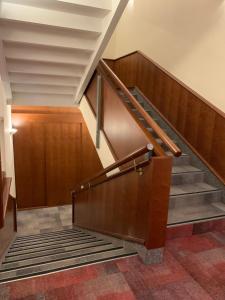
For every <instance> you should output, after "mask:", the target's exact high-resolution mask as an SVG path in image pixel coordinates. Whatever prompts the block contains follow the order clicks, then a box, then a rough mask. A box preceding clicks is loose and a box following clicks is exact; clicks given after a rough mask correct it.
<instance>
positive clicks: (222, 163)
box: [210, 114, 225, 178]
mask: <svg viewBox="0 0 225 300" xmlns="http://www.w3.org/2000/svg"><path fill="white" fill-rule="evenodd" d="M224 154H225V121H224V118H223V117H222V116H220V115H218V114H217V115H216V117H215V126H214V130H213V140H212V148H211V156H210V162H211V165H212V166H213V167H214V168H215V169H216V170H218V172H219V174H220V175H221V176H222V177H223V178H225V159H224V158H225V155H224Z"/></svg>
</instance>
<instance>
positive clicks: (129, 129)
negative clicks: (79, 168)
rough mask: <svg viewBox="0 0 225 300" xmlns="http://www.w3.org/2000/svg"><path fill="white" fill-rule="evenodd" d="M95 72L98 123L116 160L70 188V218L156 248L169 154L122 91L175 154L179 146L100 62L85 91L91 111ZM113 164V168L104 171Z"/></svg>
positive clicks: (163, 220)
mask: <svg viewBox="0 0 225 300" xmlns="http://www.w3.org/2000/svg"><path fill="white" fill-rule="evenodd" d="M99 74H100V75H101V76H102V79H101V82H102V93H101V94H102V102H103V107H102V110H101V111H102V120H101V124H100V125H101V130H102V131H103V132H104V134H105V137H106V139H107V140H108V144H109V146H110V148H111V150H112V153H113V154H114V157H115V159H116V163H114V164H112V165H111V166H109V167H108V168H105V169H104V170H103V171H101V172H99V173H97V174H96V175H95V176H94V177H92V178H88V179H87V180H85V181H83V182H81V183H80V184H79V185H78V186H76V188H75V191H74V192H73V193H72V199H73V223H74V224H76V225H78V226H81V227H84V228H88V229H90V230H95V231H98V232H102V233H105V234H109V235H111V236H116V237H118V238H122V239H125V240H131V241H134V242H137V243H140V244H144V245H145V247H146V248H147V249H155V248H161V247H163V246H164V243H165V232H166V224H167V213H168V202H169V190H170V178H171V171H172V159H173V158H172V156H167V155H166V154H165V151H164V150H163V149H162V147H161V146H160V145H159V144H158V143H157V142H156V139H155V138H154V137H153V135H152V134H151V133H150V132H149V131H148V130H147V129H146V128H145V126H144V125H143V124H142V122H141V121H140V120H139V119H138V118H137V117H136V115H135V114H134V112H133V111H132V110H131V109H130V108H129V107H128V105H127V104H126V103H125V101H124V99H123V97H122V96H121V92H122V93H123V95H124V96H126V97H128V99H129V100H130V102H131V103H132V104H133V106H134V107H135V108H136V109H137V110H138V112H139V113H140V114H141V115H142V116H143V117H144V119H145V120H146V122H147V123H148V124H149V127H151V128H152V129H153V130H154V131H155V133H156V134H157V135H158V136H159V137H160V138H162V140H163V142H164V143H165V144H166V145H167V146H168V147H169V149H170V150H171V151H172V152H173V153H174V155H176V156H179V155H180V154H181V152H180V149H179V148H178V147H177V146H176V145H175V144H174V143H173V142H172V141H171V140H170V138H169V137H168V136H167V135H166V134H165V133H164V132H163V131H162V130H161V129H160V127H159V126H158V125H157V124H156V123H155V122H154V121H153V119H152V118H151V117H150V116H148V115H147V114H146V112H145V111H144V109H143V108H142V107H141V106H140V105H139V104H138V103H137V101H136V99H135V98H134V97H133V96H132V95H131V93H130V92H129V90H128V89H127V88H126V86H125V85H124V84H123V83H122V82H121V81H120V80H119V78H118V77H117V76H116V75H115V74H114V73H113V72H112V71H111V70H110V68H109V67H108V66H107V65H106V64H105V63H104V62H103V61H101V62H100V63H99V65H98V67H97V71H96V72H95V73H94V75H93V77H92V79H91V81H90V83H89V85H88V87H87V89H86V92H85V95H86V97H87V99H88V102H89V105H90V107H91V109H92V111H93V113H94V114H95V115H96V110H97V102H96V101H97V76H98V75H99ZM149 144H151V145H152V146H153V151H151V155H152V156H151V159H150V160H149V158H147V159H146V157H145V156H144V154H145V153H147V152H149V146H146V145H149ZM137 149H138V150H137ZM130 153H131V154H130ZM134 161H135V163H134ZM132 162H133V164H132ZM115 169H117V172H116V173H113V174H111V173H110V174H111V175H109V172H112V171H114V170H115Z"/></svg>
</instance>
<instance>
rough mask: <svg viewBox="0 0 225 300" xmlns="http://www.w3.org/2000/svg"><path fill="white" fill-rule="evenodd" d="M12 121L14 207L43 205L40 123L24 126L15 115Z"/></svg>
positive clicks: (42, 153) (26, 123)
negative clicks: (14, 180)
mask: <svg viewBox="0 0 225 300" xmlns="http://www.w3.org/2000/svg"><path fill="white" fill-rule="evenodd" d="M13 118H14V122H16V123H17V129H18V132H17V134H15V135H14V137H13V142H14V153H15V176H16V191H17V203H18V208H27V207H35V206H45V205H47V203H46V182H45V160H44V156H45V133H44V130H45V129H44V124H43V123H36V122H32V121H28V122H25V123H24V122H22V121H21V116H18V115H17V114H14V116H13ZM18 124H20V125H18Z"/></svg>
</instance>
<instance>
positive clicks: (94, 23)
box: [1, 1, 102, 33]
mask: <svg viewBox="0 0 225 300" xmlns="http://www.w3.org/2000/svg"><path fill="white" fill-rule="evenodd" d="M1 18H2V19H5V20H14V21H19V22H26V23H31V24H43V25H47V26H55V27H58V28H60V27H61V28H67V29H76V30H81V31H89V32H96V33H101V31H102V22H101V19H99V18H95V17H89V16H82V15H78V14H77V15H76V14H72V13H66V12H59V11H54V10H51V11H50V10H49V9H44V8H39V7H33V6H27V5H20V4H16V3H10V2H4V1H3V2H2V4H1Z"/></svg>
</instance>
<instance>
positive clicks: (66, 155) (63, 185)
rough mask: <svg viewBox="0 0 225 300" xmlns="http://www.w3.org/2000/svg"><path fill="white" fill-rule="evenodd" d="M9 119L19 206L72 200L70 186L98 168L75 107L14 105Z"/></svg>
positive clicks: (92, 147) (59, 203)
mask: <svg viewBox="0 0 225 300" xmlns="http://www.w3.org/2000/svg"><path fill="white" fill-rule="evenodd" d="M13 124H14V126H15V127H16V128H17V129H18V131H17V133H16V134H15V135H14V151H15V173H16V190H17V201H18V207H19V208H30V207H40V206H55V205H61V204H68V203H71V195H70V191H71V190H73V189H74V187H75V186H76V185H77V184H78V183H79V182H80V181H81V180H83V179H84V178H87V177H90V176H92V175H93V174H94V173H96V172H98V171H99V170H100V169H102V165H101V162H100V160H99V157H98V155H97V152H96V149H95V147H94V146H93V143H92V140H91V137H90V135H89V134H88V132H87V128H86V125H85V123H84V120H83V118H82V115H81V113H80V111H79V110H78V109H75V108H74V109H66V108H45V109H43V108H23V107H21V108H20V107H16V108H14V112H13Z"/></svg>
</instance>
